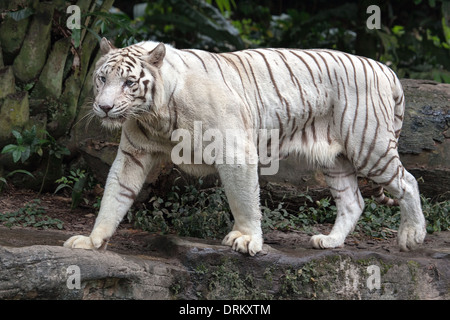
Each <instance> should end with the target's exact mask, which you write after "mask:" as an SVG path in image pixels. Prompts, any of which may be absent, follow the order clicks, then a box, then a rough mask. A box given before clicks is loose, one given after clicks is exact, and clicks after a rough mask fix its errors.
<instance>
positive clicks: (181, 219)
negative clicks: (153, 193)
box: [129, 180, 232, 238]
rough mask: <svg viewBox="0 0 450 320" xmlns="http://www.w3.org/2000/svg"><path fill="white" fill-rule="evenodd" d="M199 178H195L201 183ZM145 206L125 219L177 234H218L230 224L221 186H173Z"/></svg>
mask: <svg viewBox="0 0 450 320" xmlns="http://www.w3.org/2000/svg"><path fill="white" fill-rule="evenodd" d="M201 184H202V180H200V181H199V186H201ZM149 206H150V208H149V209H147V208H146V209H142V210H138V211H137V212H136V213H134V218H132V216H131V214H130V215H129V219H130V220H133V221H134V223H135V225H136V226H138V227H140V228H142V229H143V230H147V231H152V232H155V231H156V232H162V233H168V232H176V233H177V234H179V235H181V236H193V237H200V238H218V237H222V236H224V235H225V234H226V233H227V232H228V231H229V230H230V228H231V226H232V224H231V220H230V212H231V211H230V209H229V206H228V202H227V199H226V196H225V193H224V190H223V188H209V189H203V190H202V189H200V188H199V187H196V186H193V185H189V186H185V187H184V191H181V190H180V188H179V187H177V186H174V187H173V188H172V191H171V192H169V193H168V194H167V197H166V198H165V199H162V198H160V197H153V198H152V199H150V201H149Z"/></svg>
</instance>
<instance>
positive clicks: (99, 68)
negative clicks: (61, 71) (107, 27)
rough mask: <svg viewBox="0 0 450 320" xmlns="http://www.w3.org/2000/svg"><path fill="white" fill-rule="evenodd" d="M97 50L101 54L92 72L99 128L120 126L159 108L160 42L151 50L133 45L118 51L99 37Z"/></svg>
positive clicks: (161, 59)
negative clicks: (156, 107) (99, 122)
mask: <svg viewBox="0 0 450 320" xmlns="http://www.w3.org/2000/svg"><path fill="white" fill-rule="evenodd" d="M100 50H101V52H102V54H103V55H102V57H101V58H100V59H99V61H98V62H97V64H96V68H95V71H94V73H93V78H94V79H93V83H94V94H95V99H94V103H93V112H94V114H95V115H96V116H98V117H99V118H100V119H101V122H102V125H104V126H106V127H109V128H117V127H120V126H121V125H122V123H124V122H125V121H126V120H127V119H130V118H139V117H140V116H142V115H143V114H145V113H148V112H150V111H151V110H152V108H154V107H155V106H156V105H160V99H161V97H162V91H163V90H162V85H163V84H162V79H161V73H160V68H161V66H162V64H163V60H164V56H165V54H166V49H165V46H164V44H163V43H159V44H158V45H157V46H156V47H155V48H154V49H152V50H151V51H147V50H145V49H144V48H142V47H140V46H136V45H133V46H129V47H126V48H122V49H118V48H116V47H114V46H113V45H112V44H111V43H110V42H109V41H108V40H107V39H106V38H103V39H102V40H101V42H100Z"/></svg>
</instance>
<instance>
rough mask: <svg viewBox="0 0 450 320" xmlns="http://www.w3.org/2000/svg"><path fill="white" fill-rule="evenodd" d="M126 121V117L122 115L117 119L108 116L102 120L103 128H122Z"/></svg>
mask: <svg viewBox="0 0 450 320" xmlns="http://www.w3.org/2000/svg"><path fill="white" fill-rule="evenodd" d="M126 120H127V117H126V115H120V116H117V117H110V116H106V117H102V118H101V119H100V121H101V123H102V126H104V127H107V128H113V129H114V128H120V127H121V126H122V124H123V123H124V122H125V121H126Z"/></svg>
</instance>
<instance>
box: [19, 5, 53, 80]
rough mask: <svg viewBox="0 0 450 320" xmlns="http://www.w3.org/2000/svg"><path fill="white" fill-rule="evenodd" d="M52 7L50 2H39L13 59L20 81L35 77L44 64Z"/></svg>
mask: <svg viewBox="0 0 450 320" xmlns="http://www.w3.org/2000/svg"><path fill="white" fill-rule="evenodd" d="M53 9H54V7H53V5H52V4H51V3H48V2H42V3H39V6H38V7H37V10H36V13H35V14H34V15H33V20H32V21H31V25H30V28H29V29H28V33H27V35H26V37H25V40H24V41H23V45H22V47H21V49H20V52H19V55H18V56H17V57H16V58H15V59H14V63H13V67H14V74H15V76H16V78H17V79H18V80H20V81H22V82H29V81H31V80H33V79H35V78H37V77H38V76H39V73H40V72H41V70H42V68H43V67H44V65H45V61H46V59H47V52H48V48H49V46H50V32H51V27H52V18H53Z"/></svg>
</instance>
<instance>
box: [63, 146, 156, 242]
mask: <svg viewBox="0 0 450 320" xmlns="http://www.w3.org/2000/svg"><path fill="white" fill-rule="evenodd" d="M121 141H123V139H122V140H121ZM153 165H154V157H152V156H151V155H150V154H148V153H144V152H139V151H136V150H130V149H129V148H128V149H125V146H123V145H122V142H121V144H120V146H119V151H118V153H117V156H116V159H115V160H114V163H113V165H112V167H111V169H110V171H109V174H108V179H107V181H106V187H105V193H104V195H103V199H102V202H101V207H100V212H99V214H98V216H97V219H96V221H95V225H94V228H93V230H92V232H91V234H90V235H89V236H82V235H77V236H73V237H71V238H70V239H68V240H67V241H66V242H65V243H64V246H65V247H67V248H81V249H106V245H107V243H108V240H109V238H111V236H112V235H113V234H114V232H115V231H116V229H117V226H118V225H119V223H120V221H122V219H123V217H124V216H125V214H126V213H127V212H128V210H129V209H130V207H131V205H132V204H133V202H134V200H135V199H136V197H137V195H138V194H139V191H140V190H141V188H142V185H143V184H144V182H145V179H146V177H147V174H148V172H149V171H150V169H151V168H152V167H153Z"/></svg>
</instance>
